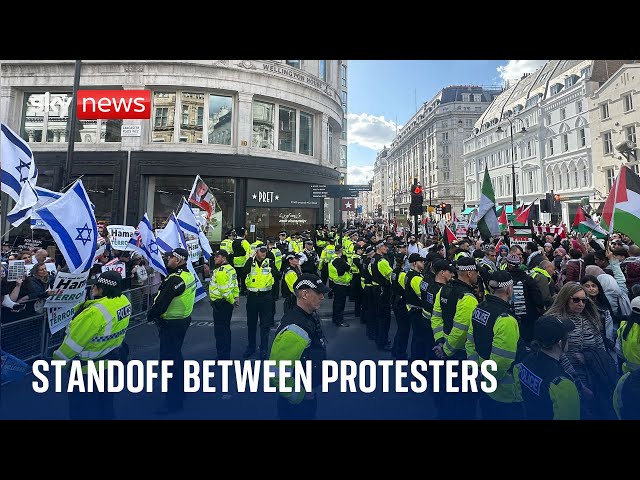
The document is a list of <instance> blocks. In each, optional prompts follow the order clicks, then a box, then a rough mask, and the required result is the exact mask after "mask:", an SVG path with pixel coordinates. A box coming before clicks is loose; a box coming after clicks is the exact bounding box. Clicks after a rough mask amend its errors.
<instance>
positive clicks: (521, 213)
mask: <svg viewBox="0 0 640 480" xmlns="http://www.w3.org/2000/svg"><path fill="white" fill-rule="evenodd" d="M533 203H534V202H531V203H530V204H529V206H528V207H525V206H524V204H523V205H522V206H521V207H520V208H519V209H518V210H516V214H515V218H514V219H513V221H512V222H511V223H512V225H514V226H517V227H522V226H524V225H528V224H529V212H531V205H533Z"/></svg>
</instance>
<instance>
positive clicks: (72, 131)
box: [62, 60, 82, 183]
mask: <svg viewBox="0 0 640 480" xmlns="http://www.w3.org/2000/svg"><path fill="white" fill-rule="evenodd" d="M81 66H82V64H81V60H76V65H75V72H74V75H73V93H72V94H71V104H70V106H71V112H69V114H70V115H69V121H70V122H71V124H70V125H69V128H68V131H69V138H67V144H68V148H67V160H66V163H65V167H64V181H63V182H62V183H69V179H70V178H71V164H72V162H73V147H74V143H75V138H76V121H77V119H76V117H77V115H76V110H77V102H78V100H77V96H78V87H79V86H80V68H81Z"/></svg>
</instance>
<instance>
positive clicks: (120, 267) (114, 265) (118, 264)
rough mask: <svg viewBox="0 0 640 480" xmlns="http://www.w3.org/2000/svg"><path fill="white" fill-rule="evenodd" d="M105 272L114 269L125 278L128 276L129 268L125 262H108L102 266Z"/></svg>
mask: <svg viewBox="0 0 640 480" xmlns="http://www.w3.org/2000/svg"><path fill="white" fill-rule="evenodd" d="M102 271H103V272H109V271H114V272H118V273H119V274H120V276H121V277H122V278H123V279H124V278H127V269H126V267H125V265H124V262H116V263H107V264H106V265H103V266H102Z"/></svg>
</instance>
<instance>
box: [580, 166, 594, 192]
mask: <svg viewBox="0 0 640 480" xmlns="http://www.w3.org/2000/svg"><path fill="white" fill-rule="evenodd" d="M580 170H581V171H582V186H583V187H588V186H589V185H590V183H591V182H589V171H588V170H587V165H586V164H584V163H583V164H582V165H581V166H580Z"/></svg>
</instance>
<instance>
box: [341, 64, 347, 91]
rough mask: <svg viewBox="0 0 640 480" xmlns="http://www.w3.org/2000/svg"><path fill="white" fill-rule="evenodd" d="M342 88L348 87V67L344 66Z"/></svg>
mask: <svg viewBox="0 0 640 480" xmlns="http://www.w3.org/2000/svg"><path fill="white" fill-rule="evenodd" d="M342 86H343V87H346V86H347V66H346V65H345V64H342Z"/></svg>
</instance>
